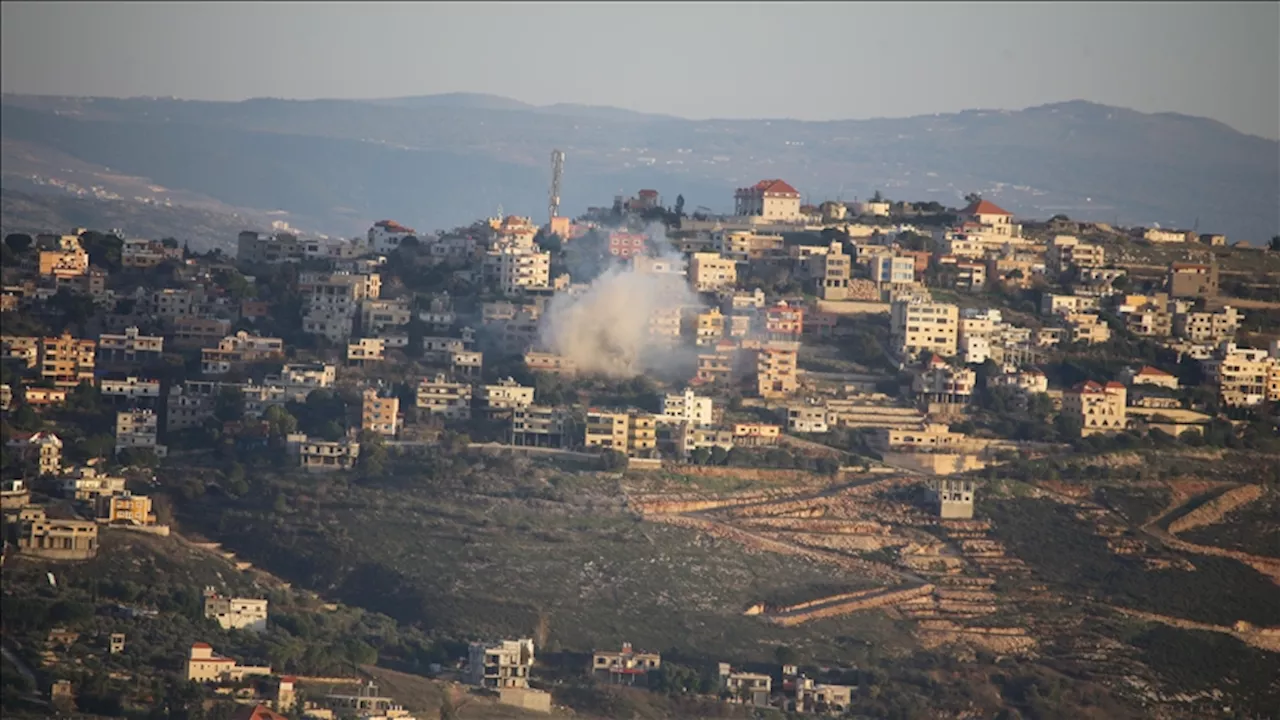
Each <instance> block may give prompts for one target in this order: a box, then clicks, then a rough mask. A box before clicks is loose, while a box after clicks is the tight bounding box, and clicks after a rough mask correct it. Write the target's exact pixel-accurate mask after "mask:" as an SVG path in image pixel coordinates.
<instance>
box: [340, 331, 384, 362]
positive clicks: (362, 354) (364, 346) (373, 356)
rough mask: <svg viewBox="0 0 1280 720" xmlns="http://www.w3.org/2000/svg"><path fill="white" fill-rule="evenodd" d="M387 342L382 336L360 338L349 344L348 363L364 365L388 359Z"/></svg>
mask: <svg viewBox="0 0 1280 720" xmlns="http://www.w3.org/2000/svg"><path fill="white" fill-rule="evenodd" d="M386 352H387V342H386V340H383V339H382V338H360V339H359V340H357V341H356V342H353V343H348V344H347V364H349V365H354V366H361V367H362V366H364V365H368V364H369V363H375V362H382V361H384V360H386V359H387V358H386Z"/></svg>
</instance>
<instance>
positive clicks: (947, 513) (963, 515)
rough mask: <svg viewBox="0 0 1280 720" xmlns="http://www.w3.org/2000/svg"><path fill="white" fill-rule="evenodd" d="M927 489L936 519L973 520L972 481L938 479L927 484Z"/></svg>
mask: <svg viewBox="0 0 1280 720" xmlns="http://www.w3.org/2000/svg"><path fill="white" fill-rule="evenodd" d="M929 489H930V491H931V494H932V499H933V502H934V506H935V508H936V509H937V512H938V517H940V518H942V519H943V520H972V519H973V493H974V482H973V481H972V480H953V479H950V478H938V479H935V480H933V481H931V482H930V483H929Z"/></svg>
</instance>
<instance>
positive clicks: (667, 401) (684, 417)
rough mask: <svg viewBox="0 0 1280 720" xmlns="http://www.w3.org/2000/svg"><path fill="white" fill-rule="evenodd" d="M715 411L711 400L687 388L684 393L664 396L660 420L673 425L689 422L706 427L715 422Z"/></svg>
mask: <svg viewBox="0 0 1280 720" xmlns="http://www.w3.org/2000/svg"><path fill="white" fill-rule="evenodd" d="M714 410H715V404H714V403H713V402H712V400H711V398H709V397H704V396H701V395H697V394H695V393H694V392H693V388H686V389H685V391H684V392H682V393H673V394H669V395H665V396H663V398H662V414H661V415H660V416H659V417H658V420H660V421H662V422H672V423H675V422H682V421H687V422H691V423H693V424H694V425H695V426H703V427H705V426H707V425H711V424H712V423H713V422H714V420H713V416H714Z"/></svg>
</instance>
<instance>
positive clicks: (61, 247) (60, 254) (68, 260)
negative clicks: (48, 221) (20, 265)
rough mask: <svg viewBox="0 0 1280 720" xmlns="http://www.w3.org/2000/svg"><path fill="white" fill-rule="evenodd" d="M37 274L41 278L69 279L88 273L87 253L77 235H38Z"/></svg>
mask: <svg viewBox="0 0 1280 720" xmlns="http://www.w3.org/2000/svg"><path fill="white" fill-rule="evenodd" d="M36 247H37V248H38V249H39V251H40V255H39V272H40V275H41V276H43V277H53V278H70V277H75V276H78V275H84V274H85V273H87V272H88V271H89V253H87V252H85V251H84V247H83V246H82V245H81V244H80V238H79V236H78V235H62V236H57V235H39V236H37V237H36Z"/></svg>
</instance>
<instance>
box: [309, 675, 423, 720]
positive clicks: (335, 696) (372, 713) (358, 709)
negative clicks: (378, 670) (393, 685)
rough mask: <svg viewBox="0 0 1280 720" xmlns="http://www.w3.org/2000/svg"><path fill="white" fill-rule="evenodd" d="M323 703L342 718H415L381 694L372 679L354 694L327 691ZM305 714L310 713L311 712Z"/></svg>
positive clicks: (408, 719)
mask: <svg viewBox="0 0 1280 720" xmlns="http://www.w3.org/2000/svg"><path fill="white" fill-rule="evenodd" d="M323 704H324V705H326V706H328V707H329V708H330V709H331V710H332V711H334V712H335V713H336V716H337V717H342V718H348V717H351V718H360V719H361V720H384V719H385V720H393V719H399V720H413V718H412V717H410V716H409V715H408V713H407V712H406V711H405V709H404V708H403V707H401V706H400V704H398V703H397V702H396V701H395V700H394V699H393V698H391V697H389V696H386V695H383V694H381V693H380V692H379V691H378V686H377V685H376V684H375V683H374V682H373V681H372V680H369V681H366V682H362V683H361V684H360V686H359V687H358V688H357V689H356V691H355V693H354V694H352V693H339V692H330V693H327V694H325V695H324V702H323ZM303 714H304V715H308V716H309V715H310V713H303Z"/></svg>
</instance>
